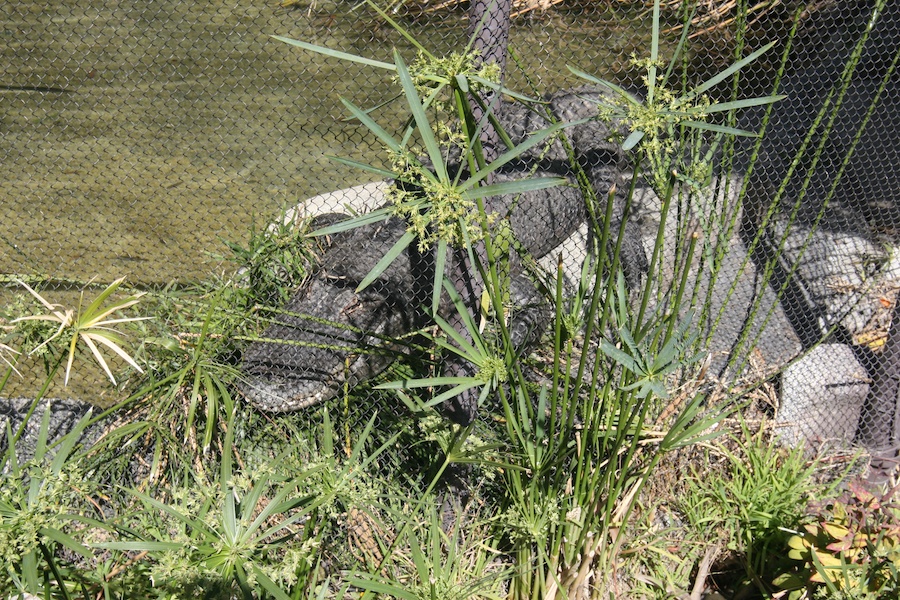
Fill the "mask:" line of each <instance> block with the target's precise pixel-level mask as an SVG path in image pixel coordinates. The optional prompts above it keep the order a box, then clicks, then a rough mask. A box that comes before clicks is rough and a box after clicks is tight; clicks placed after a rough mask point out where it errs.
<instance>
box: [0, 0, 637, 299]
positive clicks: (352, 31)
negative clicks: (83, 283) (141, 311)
mask: <svg viewBox="0 0 900 600" xmlns="http://www.w3.org/2000/svg"><path fill="white" fill-rule="evenodd" d="M622 17H623V15H621V14H616V13H614V12H612V11H600V12H595V13H591V14H589V15H582V16H578V17H575V16H570V15H566V14H562V13H554V14H552V15H546V16H544V17H543V18H536V19H527V18H526V19H521V20H519V21H517V22H516V26H515V27H514V29H513V39H512V48H513V50H514V51H515V52H516V53H517V55H518V56H519V57H520V60H521V63H522V65H523V66H524V68H525V70H526V72H528V73H529V74H530V76H531V77H533V78H534V79H533V81H535V82H536V83H537V84H538V85H540V86H541V87H542V88H543V89H554V88H557V87H561V86H564V85H571V84H572V83H574V80H573V79H572V77H571V76H569V75H568V73H567V71H566V69H565V65H567V64H573V65H577V66H579V67H580V68H583V69H585V70H588V71H591V72H594V73H598V74H601V75H604V76H607V75H609V74H616V73H621V72H622V71H623V69H624V68H625V67H626V66H627V60H628V57H629V55H630V54H631V53H632V52H635V51H639V50H638V46H639V45H640V43H641V39H643V38H642V36H643V34H644V33H646V31H647V29H646V27H645V26H643V25H642V24H641V23H638V24H637V25H635V24H629V22H628V21H626V20H623V18H622ZM464 18H465V15H464V13H462V12H458V13H447V12H445V13H443V14H442V15H441V18H440V19H438V18H436V17H435V18H431V19H425V18H421V19H417V20H414V21H409V20H407V21H406V23H407V25H408V26H409V27H410V29H411V32H412V33H413V34H414V35H415V36H417V37H418V38H419V39H422V40H424V41H425V42H426V43H427V44H428V45H429V46H430V47H432V48H435V49H436V50H438V51H445V50H447V49H450V48H459V47H461V44H462V41H463V36H464V33H465V22H464ZM273 33H277V34H282V35H287V36H290V37H294V38H298V39H303V40H307V41H310V42H313V43H318V44H323V45H327V46H329V47H333V48H339V49H342V50H345V51H348V52H355V53H360V54H364V55H367V56H372V57H375V58H380V59H383V60H387V59H389V57H390V49H391V47H392V45H398V47H400V48H401V50H402V51H403V52H404V54H405V55H406V56H407V57H408V58H411V57H412V56H413V55H414V53H413V52H412V51H411V50H410V49H409V45H408V44H405V43H403V44H401V42H404V40H402V39H401V38H399V36H397V35H396V34H395V33H394V32H392V31H391V30H390V28H389V27H388V26H387V25H386V24H384V23H383V22H381V21H380V19H377V18H376V17H375V16H374V15H373V14H372V13H371V12H368V13H367V12H365V11H363V10H362V9H359V10H356V11H353V10H351V6H350V5H349V4H345V3H343V2H340V3H335V2H328V1H326V2H321V1H319V2H316V3H314V4H312V5H305V4H303V5H296V6H295V7H294V8H292V9H282V8H279V5H278V4H277V3H276V2H274V1H272V0H270V1H269V2H259V1H258V0H252V1H248V0H241V1H239V2H231V3H227V5H225V3H211V4H210V3H203V2H186V1H183V0H166V1H163V2H151V3H126V2H120V1H118V0H106V1H104V2H91V3H65V4H62V3H53V5H50V4H47V3H38V2H28V1H25V0H10V1H7V2H4V3H3V7H2V8H0V50H2V60H3V61H4V72H3V75H2V78H0V85H3V86H5V87H4V89H2V90H0V118H2V121H0V131H2V137H0V198H2V205H0V206H2V208H0V272H5V273H21V272H26V273H44V274H47V275H50V276H53V277H59V278H72V279H81V280H85V279H88V278H90V277H94V276H96V277H98V278H99V279H100V280H106V281H108V280H112V279H113V278H115V277H119V276H122V275H127V276H129V278H130V279H132V280H138V281H143V282H166V281H169V280H172V279H182V280H183V279H191V278H200V277H204V276H206V275H207V274H208V273H209V272H210V270H215V269H219V268H222V265H221V263H220V261H219V259H218V258H217V257H216V254H221V253H222V252H223V251H224V246H223V245H222V243H221V240H222V239H230V240H242V239H245V238H246V235H247V233H248V231H249V230H250V227H251V223H253V222H255V223H257V224H259V223H263V222H266V221H268V220H270V219H272V218H273V217H274V216H275V215H276V214H277V212H278V211H279V209H281V208H282V207H285V206H290V205H293V204H295V203H296V202H297V201H298V200H301V199H303V198H305V197H308V196H311V195H314V194H317V193H321V192H324V191H328V190H332V189H336V188H341V187H345V186H349V185H353V184H356V183H360V182H363V181H366V180H369V179H371V177H370V176H368V175H366V174H365V173H362V172H357V171H353V170H351V169H349V168H346V167H343V166H340V165H338V164H336V163H334V162H332V161H330V160H328V159H327V155H339V156H348V157H351V158H356V159H364V160H369V161H372V160H374V161H377V160H378V158H377V156H376V154H377V151H378V148H377V147H376V148H374V149H373V147H372V140H371V138H370V137H369V136H367V135H366V133H365V132H364V131H362V130H361V128H360V127H358V126H356V125H354V124H352V123H347V122H345V121H344V120H343V118H344V117H345V113H344V112H343V111H342V109H341V107H340V105H339V103H338V96H339V95H343V96H347V97H349V98H351V99H353V100H354V101H355V102H357V103H358V104H359V105H362V106H371V105H373V104H376V103H378V102H381V101H383V100H385V99H387V98H388V97H390V94H391V93H392V92H391V91H390V90H389V89H388V87H387V83H388V78H387V77H386V76H385V74H383V73H378V72H375V71H374V70H373V69H371V68H368V67H360V66H358V65H349V64H347V63H341V62H340V61H336V60H332V59H325V58H322V57H318V56H314V55H312V54H309V53H306V52H304V51H301V50H299V49H297V48H293V47H290V46H287V45H285V44H282V43H279V42H277V41H274V40H272V39H270V38H269V34H273ZM509 82H510V84H511V85H512V86H513V87H515V88H518V89H523V90H528V89H529V85H528V83H527V82H526V81H525V78H524V76H523V75H522V72H521V71H518V70H515V69H514V70H513V72H512V73H511V76H510V79H509ZM13 88H16V89H13ZM23 88H26V89H23ZM28 88H30V89H28ZM379 119H380V120H381V121H382V122H385V123H388V122H390V121H391V120H392V117H391V114H390V113H389V112H388V111H387V110H382V111H381V112H380V113H379ZM393 120H394V121H397V120H398V119H397V118H396V117H394V118H393Z"/></svg>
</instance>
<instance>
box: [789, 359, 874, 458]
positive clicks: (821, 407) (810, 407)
mask: <svg viewBox="0 0 900 600" xmlns="http://www.w3.org/2000/svg"><path fill="white" fill-rule="evenodd" d="M868 392H869V382H868V374H867V372H866V369H865V368H864V367H863V366H862V364H860V362H859V360H858V359H857V358H856V354H855V353H854V352H853V349H852V348H851V347H850V346H848V345H846V344H822V345H820V346H816V347H815V348H813V349H812V350H811V351H810V352H809V353H807V354H806V355H805V356H803V357H802V358H800V359H799V360H798V361H797V362H796V363H794V364H793V365H791V366H789V367H788V368H787V369H785V371H784V375H783V376H782V394H781V407H780V409H779V410H778V413H777V415H776V417H775V422H776V423H778V424H779V425H780V426H781V427H780V429H779V432H780V437H781V439H782V441H784V442H785V443H786V444H790V445H792V446H796V445H798V444H803V443H806V444H807V445H809V446H810V447H811V448H816V447H819V446H821V445H822V444H824V443H831V442H843V443H849V442H850V441H852V439H853V435H854V433H855V431H856V425H857V422H858V421H859V413H860V409H861V408H862V405H863V402H864V401H865V399H866V395H867V394H868Z"/></svg>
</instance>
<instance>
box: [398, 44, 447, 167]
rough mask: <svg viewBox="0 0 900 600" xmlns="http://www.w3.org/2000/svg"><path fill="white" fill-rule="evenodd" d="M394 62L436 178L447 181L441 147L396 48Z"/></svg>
mask: <svg viewBox="0 0 900 600" xmlns="http://www.w3.org/2000/svg"><path fill="white" fill-rule="evenodd" d="M394 63H395V64H396V65H397V78H398V79H399V80H400V85H401V86H402V87H403V93H404V94H405V95H406V103H407V104H408V105H409V109H410V111H411V112H412V115H413V118H414V119H415V121H416V127H417V129H418V131H419V135H420V136H421V137H422V143H423V144H424V145H425V151H426V152H427V153H428V159H429V160H430V161H431V164H432V166H433V167H434V169H435V171H436V172H437V176H438V179H440V180H441V181H448V180H449V179H448V177H447V165H445V164H444V157H443V155H442V154H441V147H440V145H439V144H438V142H437V139H436V138H435V137H434V131H432V129H431V123H430V122H429V121H428V116H427V115H426V114H425V107H424V106H423V105H422V101H421V99H420V98H419V92H418V91H417V90H416V85H415V84H414V83H413V80H412V77H411V76H410V74H409V70H408V69H407V68H406V63H405V62H404V61H403V57H402V56H400V53H399V52H398V51H397V50H396V49H394Z"/></svg>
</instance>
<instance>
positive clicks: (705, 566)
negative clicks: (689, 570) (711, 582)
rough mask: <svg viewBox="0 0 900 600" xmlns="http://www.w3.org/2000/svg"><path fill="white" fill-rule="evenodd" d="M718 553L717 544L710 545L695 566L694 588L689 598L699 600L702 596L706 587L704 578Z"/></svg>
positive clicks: (707, 575)
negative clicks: (698, 563)
mask: <svg viewBox="0 0 900 600" xmlns="http://www.w3.org/2000/svg"><path fill="white" fill-rule="evenodd" d="M717 554H719V545H718V544H716V545H714V546H710V547H709V548H707V549H706V554H704V555H703V560H701V561H700V566H699V567H697V578H696V579H695V580H694V588H693V589H692V590H691V597H690V600H700V599H701V598H702V597H703V590H704V589H705V588H706V578H707V577H709V569H710V567H712V563H713V561H714V560H715V559H716V555H717Z"/></svg>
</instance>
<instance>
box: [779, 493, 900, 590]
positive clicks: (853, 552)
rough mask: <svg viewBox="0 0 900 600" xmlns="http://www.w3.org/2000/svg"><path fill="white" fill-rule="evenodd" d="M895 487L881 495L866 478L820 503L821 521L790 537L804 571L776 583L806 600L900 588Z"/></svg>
mask: <svg viewBox="0 0 900 600" xmlns="http://www.w3.org/2000/svg"><path fill="white" fill-rule="evenodd" d="M894 491H895V490H893V489H892V490H890V491H888V492H886V493H884V494H881V495H876V494H874V493H872V492H871V491H869V490H867V489H866V488H865V486H864V485H863V484H862V483H861V482H858V481H857V482H852V483H850V484H848V486H847V490H846V491H845V492H844V493H843V494H841V495H840V496H839V497H838V498H835V499H834V500H830V501H827V502H824V503H821V504H819V505H818V506H816V507H814V509H813V510H814V514H815V521H814V522H812V523H809V524H807V525H805V526H804V527H803V531H801V532H798V533H796V534H795V535H793V536H792V537H791V538H790V539H789V540H788V546H789V547H790V551H789V552H788V556H789V557H790V558H792V559H794V560H796V561H800V563H801V566H800V568H799V569H797V570H795V571H793V572H790V573H785V574H783V575H781V576H780V577H778V578H777V579H776V580H775V583H776V584H777V585H779V586H781V587H782V588H784V589H786V590H790V593H789V595H788V598H789V599H790V600H800V599H802V598H810V597H812V598H829V599H832V598H834V599H849V598H854V599H863V600H878V599H882V598H896V597H897V593H898V590H900V506H898V505H897V503H896V502H894V501H893V493H894Z"/></svg>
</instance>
